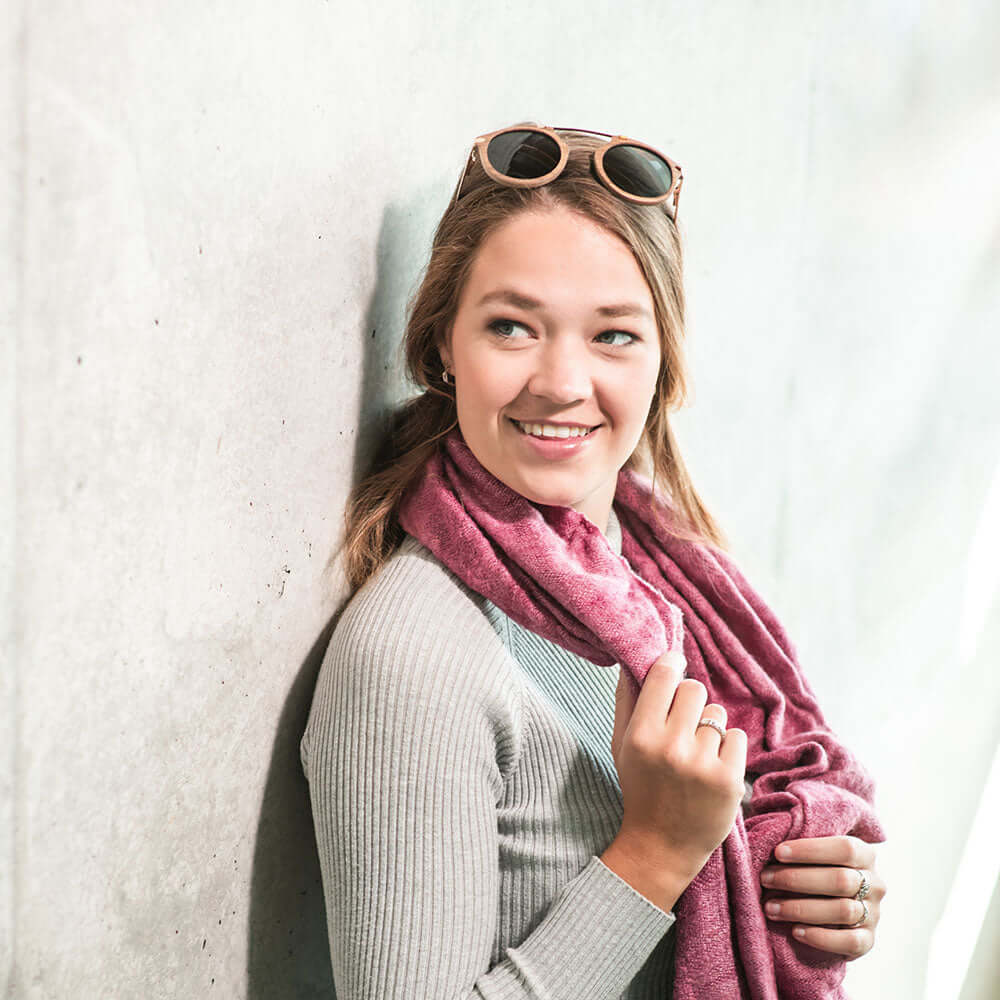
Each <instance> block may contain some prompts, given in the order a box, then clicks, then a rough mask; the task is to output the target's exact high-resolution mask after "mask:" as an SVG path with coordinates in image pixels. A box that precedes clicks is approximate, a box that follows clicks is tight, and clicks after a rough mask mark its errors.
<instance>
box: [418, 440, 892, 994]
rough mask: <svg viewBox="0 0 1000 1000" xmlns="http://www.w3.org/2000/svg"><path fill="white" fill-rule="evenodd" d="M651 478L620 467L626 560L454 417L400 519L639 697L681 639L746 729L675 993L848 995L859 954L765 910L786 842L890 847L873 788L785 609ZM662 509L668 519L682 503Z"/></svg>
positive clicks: (691, 892) (697, 891)
mask: <svg viewBox="0 0 1000 1000" xmlns="http://www.w3.org/2000/svg"><path fill="white" fill-rule="evenodd" d="M653 502H654V497H653V492H652V484H651V482H650V481H649V479H648V478H647V477H644V476H641V475H640V474H638V473H636V472H634V471H633V470H629V469H621V470H620V471H619V474H618V481H617V486H616V493H615V496H614V509H615V513H616V514H617V517H618V521H619V523H620V525H621V537H622V546H621V548H622V554H621V555H618V554H617V553H616V552H614V550H613V549H612V548H611V546H610V545H609V544H608V540H607V538H606V537H605V535H604V534H603V533H602V532H601V530H600V529H599V528H598V527H597V526H596V525H595V524H594V523H593V522H592V521H590V520H589V519H588V518H587V517H586V516H585V515H583V514H581V513H579V512H578V511H576V510H574V509H572V508H570V507H561V506H548V505H544V504H535V503H532V502H530V501H528V500H527V499H526V498H525V497H523V496H522V495H521V494H519V493H517V492H516V491H515V490H513V489H512V488H510V487H509V486H507V485H506V484H505V483H503V482H502V481H501V480H499V479H497V478H496V477H495V476H494V475H493V474H492V473H490V472H489V471H487V470H486V469H485V468H484V467H483V466H482V465H481V464H480V462H479V461H478V459H477V458H476V457H475V456H474V455H473V453H472V451H471V450H470V449H469V447H468V445H467V444H466V443H465V440H464V439H463V437H462V435H461V433H460V431H459V429H458V427H455V428H454V429H452V430H451V431H450V432H449V433H448V434H447V435H446V436H445V437H444V439H443V440H442V443H441V447H440V448H439V449H438V451H437V452H436V453H435V454H434V455H433V457H432V459H431V460H430V461H429V462H428V463H427V464H426V466H425V467H424V469H423V470H422V471H421V475H420V477H419V479H418V481H416V482H415V483H413V484H411V486H410V488H409V489H408V490H407V492H406V494H405V495H404V497H403V500H402V502H401V505H400V510H399V521H400V524H401V525H402V527H403V528H404V530H406V531H407V532H409V533H410V534H411V535H413V536H414V537H415V538H417V539H418V540H419V541H420V542H421V543H423V544H424V545H425V546H426V547H427V548H428V549H430V551H431V552H433V553H434V555H435V556H437V557H438V559H440V560H441V562H442V563H444V565H445V566H447V567H448V568H449V569H450V570H451V571H452V572H454V573H455V574H456V575H457V576H458V577H459V579H461V580H462V581H464V582H465V583H466V584H467V585H468V586H469V587H470V588H471V589H472V590H473V591H475V592H476V593H478V594H482V595H483V596H485V597H487V598H488V599H489V600H491V601H492V602H493V603H494V604H495V605H497V607H499V608H500V609H501V610H502V611H503V612H505V613H506V614H507V615H508V616H509V617H510V618H512V619H513V620H514V621H516V622H518V623H519V624H520V625H523V626H524V627H526V628H528V629H531V630H532V631H534V632H536V633H537V634H539V635H541V636H543V637H544V638H547V639H551V640H552V641H553V642H555V643H557V644H559V645H560V646H563V647H564V648H566V649H568V650H571V651H572V652H574V653H577V654H579V655H581V656H583V657H585V658H586V659H587V660H589V661H591V662H592V663H595V664H598V665H600V666H612V665H614V664H620V665H621V667H622V671H623V674H624V675H625V676H626V677H628V678H629V682H630V684H631V686H632V691H633V694H635V693H637V692H638V690H639V688H640V687H641V685H642V682H643V680H644V678H645V676H646V674H647V672H648V671H649V668H650V667H651V666H652V665H653V663H654V662H655V661H656V660H657V659H659V657H660V656H661V655H662V654H663V653H664V652H666V651H668V650H672V649H683V652H684V655H685V658H686V660H687V668H686V672H685V675H686V676H688V677H695V678H697V679H698V680H700V681H701V682H702V683H703V684H704V685H705V687H706V688H707V689H708V700H709V701H714V702H716V703H718V704H720V705H723V706H725V708H726V712H727V723H726V724H727V726H729V727H738V728H740V729H742V730H744V731H745V732H746V734H747V771H748V773H749V774H750V775H752V776H754V777H755V781H754V786H753V795H752V799H751V801H750V802H749V804H748V805H747V806H746V816H745V817H744V815H743V813H742V812H741V811H738V812H737V814H736V819H735V822H734V824H733V828H732V830H731V831H730V833H729V834H728V835H727V837H726V839H725V840H724V841H723V842H722V843H721V844H720V845H719V847H717V848H716V850H715V851H714V852H713V853H712V855H711V856H710V857H709V859H708V861H707V862H706V863H705V865H704V867H703V868H702V869H701V871H700V872H699V873H698V875H697V876H696V877H695V879H694V880H693V881H692V882H691V883H690V884H689V885H688V887H687V888H686V889H685V891H684V892H683V894H682V895H681V896H680V898H679V899H678V901H677V903H676V905H675V906H674V913H675V915H676V918H677V919H676V923H675V924H674V930H675V933H676V941H675V952H674V989H673V996H674V997H675V998H676V1000H703V998H705V997H712V998H726V1000H728V998H736V997H741V998H750V1000H779V998H780V1000H821V998H834V1000H843V998H846V993H844V991H843V986H842V981H843V978H844V973H845V971H846V960H845V959H844V958H843V957H842V956H839V955H835V954H832V953H829V952H823V951H820V950H818V949H814V948H812V947H810V946H809V945H806V944H804V943H802V942H799V941H797V940H796V939H795V938H793V937H792V936H791V933H790V927H791V924H790V923H788V922H783V921H770V920H767V919H766V918H765V917H764V914H763V910H762V903H761V897H762V888H761V884H760V872H761V870H762V869H763V867H764V866H765V865H766V864H767V863H768V862H770V861H771V860H772V852H773V850H774V848H775V847H776V846H777V845H778V844H779V843H781V842H782V841H784V840H792V839H796V838H800V837H822V836H831V835H835V834H853V835H854V836H857V837H859V838H860V839H862V840H865V841H867V842H869V843H881V842H882V841H884V840H885V839H886V838H885V834H884V832H883V828H882V826H881V825H880V823H879V820H878V818H877V817H876V814H875V811H874V808H873V794H874V784H873V781H872V779H871V777H870V776H869V775H868V774H867V772H866V771H865V770H864V768H863V767H862V765H861V764H860V763H859V762H858V761H857V760H856V759H855V758H854V757H853V756H852V755H851V753H850V752H849V751H848V750H847V749H846V747H844V746H843V745H842V744H841V743H840V742H839V740H838V739H837V737H836V736H835V735H834V733H833V732H832V731H831V730H830V728H829V727H828V726H827V724H826V723H825V721H824V719H823V715H822V713H821V712H820V709H819V706H818V704H817V703H816V698H815V696H814V694H813V691H812V689H811V687H810V685H809V684H808V682H807V681H806V678H805V676H804V675H803V673H802V672H801V670H800V668H799V665H798V661H797V657H796V653H795V650H794V647H793V646H792V643H791V642H790V641H789V639H788V636H787V635H786V634H785V630H784V629H783V628H782V626H781V625H780V624H779V622H778V620H777V618H776V617H775V616H774V614H773V612H772V611H771V610H770V609H769V608H768V607H767V605H765V603H764V602H763V600H761V598H760V597H759V596H758V595H757V594H756V593H755V591H754V590H753V588H751V586H750V585H749V583H747V581H746V580H745V579H744V577H743V575H742V574H741V573H740V571H739V569H738V568H737V567H736V565H735V563H734V562H733V560H732V559H731V558H729V557H728V556H727V555H726V554H725V553H723V552H721V551H720V550H718V549H716V548H715V547H714V546H709V545H708V544H701V543H694V542H690V541H682V540H678V539H677V538H675V537H674V536H673V535H671V534H669V533H668V532H666V531H664V530H662V529H661V528H660V527H659V526H658V525H656V524H655V523H654V521H653V519H652V505H653ZM655 502H656V504H657V506H658V508H659V509H660V510H661V511H663V512H664V513H665V514H666V516H667V517H668V519H670V523H674V524H676V523H677V520H676V517H675V515H674V514H673V512H672V510H671V508H670V507H669V505H668V504H666V503H665V502H664V500H663V498H662V496H661V495H660V494H659V492H657V494H656V498H655Z"/></svg>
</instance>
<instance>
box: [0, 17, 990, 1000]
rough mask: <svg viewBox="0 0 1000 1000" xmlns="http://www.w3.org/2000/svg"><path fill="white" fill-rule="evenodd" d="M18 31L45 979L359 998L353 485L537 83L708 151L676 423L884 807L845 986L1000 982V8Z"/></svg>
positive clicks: (13, 492) (613, 118)
mask: <svg viewBox="0 0 1000 1000" xmlns="http://www.w3.org/2000/svg"><path fill="white" fill-rule="evenodd" d="M0 30H2V32H3V36H2V38H3V50H2V51H3V60H2V63H3V66H4V80H5V83H6V84H7V87H6V88H5V92H4V95H3V99H2V100H3V103H2V106H3V110H4V116H3V121H4V141H5V146H6V148H7V151H8V154H9V155H8V156H6V157H5V159H4V177H5V181H6V184H7V197H6V198H5V199H4V200H3V213H4V214H3V225H4V229H3V232H4V255H5V263H6V266H5V267H4V269H3V278H2V282H3V285H2V291H3V293H4V294H3V309H2V312H0V315H2V317H3V322H4V324H5V326H6V327H7V329H8V330H9V335H8V336H7V337H5V338H4V342H3V352H2V354H0V365H2V369H0V388H2V390H3V410H4V414H5V416H6V417H7V418H8V419H7V421H6V422H5V426H4V430H3V434H4V438H3V441H4V444H5V445H6V447H5V449H4V465H3V469H4V471H5V472H6V473H7V474H6V475H3V474H0V497H2V504H3V507H4V509H3V515H2V516H3V522H2V526H3V527H4V528H5V529H6V530H4V531H3V532H2V544H0V553H2V558H3V560H4V567H5V569H6V572H5V573H4V574H3V582H2V584H0V589H2V595H3V596H4V597H5V598H6V601H5V602H4V605H3V610H2V614H3V618H2V620H0V625H2V635H0V639H2V647H0V648H2V650H3V656H4V659H5V664H4V669H3V672H2V677H0V691H2V693H3V696H4V697H5V699H6V706H7V707H5V708H4V719H5V723H6V722H7V721H9V722H10V725H6V724H5V725H4V727H3V736H2V738H0V748H2V752H3V754H4V756H5V757H6V758H7V759H8V760H9V761H10V764H11V767H10V769H9V773H6V774H5V775H4V776H3V781H2V785H0V791H2V794H0V802H2V806H0V808H2V817H0V818H2V820H3V826H2V832H0V894H2V897H0V904H2V907H0V914H2V916H0V922H2V923H0V931H2V933H0V940H2V948H3V952H4V956H3V957H4V959H5V961H6V964H7V968H8V970H9V971H8V972H7V981H8V983H9V986H8V993H9V995H10V996H16V997H24V998H32V1000H36V998H38V1000H40V998H50V997H51V998H56V997H58V998H69V997H74V998H76V997H86V998H91V997H94V998H96V997H116V998H117V997H127V998H132V997H136V998H139V997H142V998H144V1000H145V998H157V997H196V996H220V997H247V998H251V1000H264V998H268V1000H271V998H274V1000H277V998H279V997H280V998H283V1000H284V998H289V997H320V996H325V995H326V996H328V995H330V989H329V981H330V967H329V959H328V957H327V955H326V951H325V949H326V942H325V929H324V926H323V915H322V891H321V885H320V882H319V873H318V867H317V863H316V861H315V859H314V856H313V851H314V846H313V840H312V832H311V826H310V821H309V813H308V801H307V798H306V788H305V783H304V779H303V778H302V776H301V774H300V771H299V768H298V759H297V746H298V737H299V733H300V731H301V728H302V726H303V724H304V719H305V713H306V710H307V707H308V702H309V696H310V693H311V686H312V683H313V681H314V679H315V675H316V671H317V669H318V665H319V662H320V659H321V656H322V653H323V651H324V648H325V643H326V641H327V639H328V637H329V634H330V630H331V627H332V622H333V621H334V619H335V615H336V613H337V612H338V610H339V609H340V607H341V604H342V600H341V598H342V595H343V592H344V587H343V581H342V578H341V575H340V563H339V561H338V559H337V558H336V550H337V547H338V545H339V542H340V538H341V515H342V509H343V503H344V498H345V496H346V494H347V491H348V489H349V487H350V484H351V482H352V480H353V478H354V477H355V475H356V474H357V472H358V469H359V467H360V463H361V462H362V461H363V459H364V457H365V456H366V455H367V454H368V452H369V449H370V447H371V440H372V437H371V429H372V428H373V427H374V426H375V425H376V423H377V420H378V417H379V415H380V414H381V413H383V412H384V410H385V408H386V407H387V406H389V405H391V404H392V403H393V401H395V400H397V399H399V398H401V397H402V396H404V395H406V394H407V393H408V391H409V390H408V388H407V387H406V386H405V385H403V383H402V381H401V377H400V373H399V364H398V356H397V353H396V347H397V344H398V342H399V338H400V333H401V326H402V318H403V307H404V303H405V299H406V297H407V295H408V293H409V292H410V291H411V290H412V288H413V286H414V283H415V282H416V280H417V278H418V275H419V271H420V268H421V267H422V265H423V263H424V262H425V259H426V253H427V248H428V244H429V238H430V233H431V230H432V227H433V225H434V223H435V221H436V218H437V216H438V215H439V214H440V212H441V211H442V209H443V208H444V205H445V203H446V201H447V198H448V196H449V194H450V192H451V188H452V185H453V184H454V182H455V181H456V179H457V175H458V172H459V170H460V169H461V166H462V161H463V157H464V156H465V153H466V151H467V148H468V144H469V142H470V140H471V139H472V137H473V136H475V135H476V134H478V133H480V132H484V131H487V130H489V129H492V128H497V127H499V126H501V125H504V124H508V123H511V122H514V121H519V120H523V119H525V118H535V119H538V120H541V121H544V122H547V123H550V124H555V125H568V126H580V127H588V128H595V129H604V130H608V131H613V132H622V133H626V134H630V135H634V136H636V137H639V138H641V139H644V140H646V141H648V142H651V143H652V144H654V145H660V146H662V147H663V148H664V149H665V150H667V151H668V152H669V153H670V154H671V155H672V156H674V157H675V158H676V159H677V160H678V161H679V162H680V163H681V164H682V165H683V167H684V171H685V185H684V191H683V196H682V198H681V223H682V229H683V231H684V233H685V236H686V239H687V248H688V249H687V252H688V257H687V263H688V271H687V281H688V292H689V296H690V344H691V356H692V363H693V367H694V375H695V399H694V404H693V405H692V406H691V407H690V408H689V409H688V410H686V411H685V412H684V413H683V414H682V415H681V417H680V419H679V422H678V428H679V431H678V432H679V434H680V436H681V438H682V441H683V444H684V447H685V455H686V457H687V460H688V462H689V464H690V466H691V468H692V470H693V473H694V475H695V478H696V483H697V484H698V486H699V488H700V489H701V490H702V492H703V495H704V497H705V498H706V500H707V502H708V503H709V505H710V507H711V508H712V509H713V511H715V512H716V513H717V515H718V516H719V517H720V518H721V520H722V523H723V525H724V527H725V528H726V529H727V531H728V533H729V535H730V537H731V538H732V540H733V543H734V550H735V554H736V556H737V558H738V559H739V560H741V562H742V563H743V564H744V566H745V569H746V572H747V575H748V576H749V578H750V579H751V580H752V581H753V582H754V583H755V585H756V586H757V587H758V588H759V589H760V591H761V592H762V594H764V596H765V598H766V599H767V600H768V601H769V603H771V605H772V606H773V607H774V608H775V610H776V611H777V612H778V613H779V615H780V616H781V617H782V619H783V620H784V621H785V622H786V624H787V626H788V628H789V631H790V634H791V635H792V636H793V639H794V640H795V641H796V643H797V645H798V647H799V651H800V655H801V660H802V662H803V665H804V667H805V669H806V670H807V672H808V674H809V676H810V678H811V680H812V682H813V684H814V686H815V687H816V689H817V691H818V693H819V695H820V698H821V701H822V704H823V705H824V708H825V711H826V714H827V717H828V721H830V723H831V724H832V725H833V726H834V728H835V729H837V730H838V732H839V733H840V734H841V735H842V737H843V738H844V739H845V740H846V741H847V742H848V744H849V745H851V746H852V747H853V748H854V749H855V750H856V752H857V753H858V754H859V756H860V757H861V758H862V759H863V760H864V761H865V763H866V764H867V765H868V766H869V768H870V770H872V772H873V773H874V774H875V777H876V779H877V781H878V803H879V806H880V809H881V811H882V814H883V816H884V819H885V822H886V826H887V828H888V831H889V841H888V842H887V843H886V844H885V845H883V847H882V848H881V849H880V854H879V869H880V871H881V872H882V873H883V874H884V875H885V877H886V878H887V880H888V882H889V885H890V894H889V896H888V897H887V898H886V901H885V905H884V910H883V918H882V924H881V927H880V930H879V937H878V942H877V944H876V947H875V949H874V951H873V952H872V953H871V954H870V955H868V956H866V957H865V958H863V959H862V960H860V961H859V962H856V963H852V965H851V967H850V971H849V973H848V986H849V988H850V992H851V994H852V996H854V997H855V998H856V1000H866V998H875V997H880V998H881V997H885V996H889V995H891V996H893V997H900V998H902V997H906V998H911V997H924V996H927V997H933V1000H948V998H957V997H958V996H959V992H960V991H962V990H963V984H964V991H963V992H962V993H961V996H962V1000H982V998H985V997H987V996H991V995H992V996H996V995H997V994H996V993H993V994H991V993H990V992H989V990H988V988H987V986H986V983H987V982H989V981H990V980H991V977H992V979H993V981H996V978H995V977H996V976H997V969H996V966H995V964H994V965H993V966H992V968H991V967H990V962H991V961H992V962H994V963H995V958H991V957H990V956H992V954H993V948H989V949H988V948H987V943H988V941H989V942H990V943H991V944H992V945H993V946H995V945H996V943H997V927H998V921H997V917H996V913H997V900H996V894H997V890H996V889H995V886H996V884H997V867H996V866H997V860H996V858H995V857H994V855H995V854H996V852H995V849H993V848H992V846H991V841H990V840H989V838H988V837H987V838H986V839H985V840H984V836H983V835H984V833H987V832H988V831H989V830H990V829H993V830H994V831H995V827H993V828H991V827H989V826H988V820H989V819H990V817H991V816H993V817H995V816H996V814H997V812H998V809H1000V806H998V800H1000V784H998V783H1000V778H998V777H997V775H998V774H1000V768H998V767H997V766H996V764H994V772H993V773H994V776H995V777H994V780H993V781H992V783H991V782H990V781H989V780H988V779H989V774H990V768H991V762H995V760H996V756H995V755H996V748H997V744H998V738H1000V724H998V719H1000V713H998V707H1000V670H998V669H997V667H998V652H1000V615H998V614H997V611H998V598H997V594H998V585H1000V578H998V566H1000V447H998V446H1000V412H998V408H997V405H996V402H995V386H996V381H997V373H998V366H1000V349H998V347H997V331H998V319H1000V282H998V277H1000V236H998V234H1000V197H998V187H997V175H996V165H997V163H998V162H1000V75H998V71H997V69H996V54H997V51H998V48H1000V8H998V7H997V5H996V4H995V3H989V2H987V0H979V2H969V3H964V4H961V5H955V4H948V5H929V4H928V5H920V4H916V3H912V2H908V3H902V2H896V3H887V2H882V3H876V4H837V3H812V4H801V3H797V2H783V3H779V2H765V3H753V4H751V3H728V4H724V5H723V4H707V5H706V4H704V3H693V2H685V3H663V2H655V3H654V2H638V3H635V4H631V5H629V6H628V8H627V13H624V12H623V10H622V9H621V8H619V7H616V6H613V5H610V4H597V3H590V4H584V5H581V4H579V3H569V2H566V0H555V2H551V3H548V4H544V5H539V4H533V3H527V2H523V0H515V2H514V3H513V4H507V5H501V6H499V7H498V6H495V5H492V4H488V5H482V4H469V3H443V2H440V3H432V4H431V5H430V6H429V7H428V6H423V7H422V6H419V5H411V4H402V3H382V4H378V5H376V6H375V7H374V8H373V9H366V8H365V7H363V6H360V5H356V4H344V3H337V2H330V3H315V2H313V3H294V2H293V3H287V4H283V5H279V4H274V3H271V4H262V3H254V2H248V3H241V4H228V5H224V4H219V3H204V2H198V3H194V2H177V3H172V4H166V3H160V4H151V3H143V2H142V0H138V2H135V0H134V2H131V3H108V2H99V3H88V4H65V3H64V4H55V3H51V2H50V3H45V2H40V3H34V4H30V5H29V4H27V3H24V2H23V0H22V2H21V3H18V4H15V5H11V9H10V11H9V14H8V17H7V18H6V19H5V22H4V25H3V28H2V29H0ZM331 555H332V556H334V558H333V559H332V561H331V560H330V556H331ZM977 817H978V819H977ZM984 845H986V846H984ZM987 847H989V848H990V849H987ZM991 893H993V897H994V898H993V904H992V905H993V908H992V911H989V909H988V908H989V905H990V898H991ZM988 912H990V913H991V916H990V917H989V919H988V920H987V914H988ZM980 927H982V932H981V933H980ZM977 935H978V937H977ZM987 935H988V936H989V937H987ZM967 969H968V970H969V974H968V977H966V970H967ZM888 983H891V984H893V985H892V987H891V992H890V993H887V992H886V989H887V987H886V984H888Z"/></svg>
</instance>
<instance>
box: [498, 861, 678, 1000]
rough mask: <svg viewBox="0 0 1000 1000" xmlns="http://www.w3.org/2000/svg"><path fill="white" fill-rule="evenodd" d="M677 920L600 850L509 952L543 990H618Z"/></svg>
mask: <svg viewBox="0 0 1000 1000" xmlns="http://www.w3.org/2000/svg"><path fill="white" fill-rule="evenodd" d="M675 919H676V917H675V916H674V914H673V912H668V911H666V910H661V909H660V908H659V907H658V906H657V905H656V904H655V903H653V902H652V901H651V900H649V899H647V898H646V897H645V896H643V895H642V893H640V892H639V891H638V890H636V889H635V888H633V886H631V885H629V883H628V882H626V881H625V880H624V879H623V878H622V877H621V876H620V875H618V874H617V873H616V872H613V871H612V870H611V869H610V868H609V867H608V866H607V865H606V864H605V863H604V862H603V861H602V860H601V859H600V858H599V857H598V856H597V855H596V854H595V855H592V856H591V858H590V861H589V862H588V864H587V866H586V867H585V868H584V869H583V870H582V871H581V872H580V874H579V875H577V876H576V877H575V878H573V879H572V880H571V881H569V882H568V883H567V884H566V885H565V886H564V887H563V889H562V892H561V893H560V894H559V895H558V896H557V897H556V899H555V902H554V903H553V904H552V906H551V907H550V908H549V910H548V912H547V913H546V914H545V917H544V918H543V919H542V921H541V922H540V923H539V925H538V926H537V927H536V928H535V930H534V931H533V932H532V933H531V934H529V935H528V937H527V938H526V939H525V940H524V941H523V942H522V943H521V945H520V946H518V947H516V948H508V949H507V957H508V958H509V959H510V962H511V963H512V965H513V967H514V968H515V969H517V970H518V971H519V972H520V974H521V980H522V983H523V984H527V985H529V986H535V987H538V988H539V994H538V995H539V996H549V995H552V996H555V995H558V996H560V997H562V996H566V997H577V998H584V997H610V996H618V995H620V994H621V993H622V992H624V990H625V989H626V988H627V987H628V985H629V983H631V981H632V980H633V979H634V978H635V975H636V973H638V972H639V970H640V969H641V968H642V966H643V965H644V964H645V962H646V960H647V959H648V958H649V956H650V953H651V952H652V951H653V949H654V948H655V947H656V945H657V944H658V943H659V941H660V940H661V939H662V938H663V936H664V934H666V933H667V931H668V930H670V928H671V927H672V926H673V923H674V921H675ZM512 971H513V970H512ZM555 984H558V987H555ZM553 988H557V990H558V993H551V994H550V992H549V991H550V990H552V989H553Z"/></svg>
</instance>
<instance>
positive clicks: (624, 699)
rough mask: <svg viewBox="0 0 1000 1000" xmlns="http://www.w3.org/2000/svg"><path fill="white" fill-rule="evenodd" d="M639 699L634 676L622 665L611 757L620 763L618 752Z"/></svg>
mask: <svg viewBox="0 0 1000 1000" xmlns="http://www.w3.org/2000/svg"><path fill="white" fill-rule="evenodd" d="M638 697H639V686H638V684H636V682H635V680H634V679H633V678H632V675H631V674H630V673H628V671H627V670H626V669H625V668H624V667H623V666H621V665H619V667H618V687H617V688H616V689H615V728H614V733H613V735H612V737H611V756H612V757H613V758H614V761H615V764H616V766H617V763H618V752H619V751H620V750H621V746H622V740H624V739H625V730H626V729H628V724H629V720H630V719H631V718H632V711H633V709H634V708H635V703H636V700H637V699H638Z"/></svg>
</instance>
